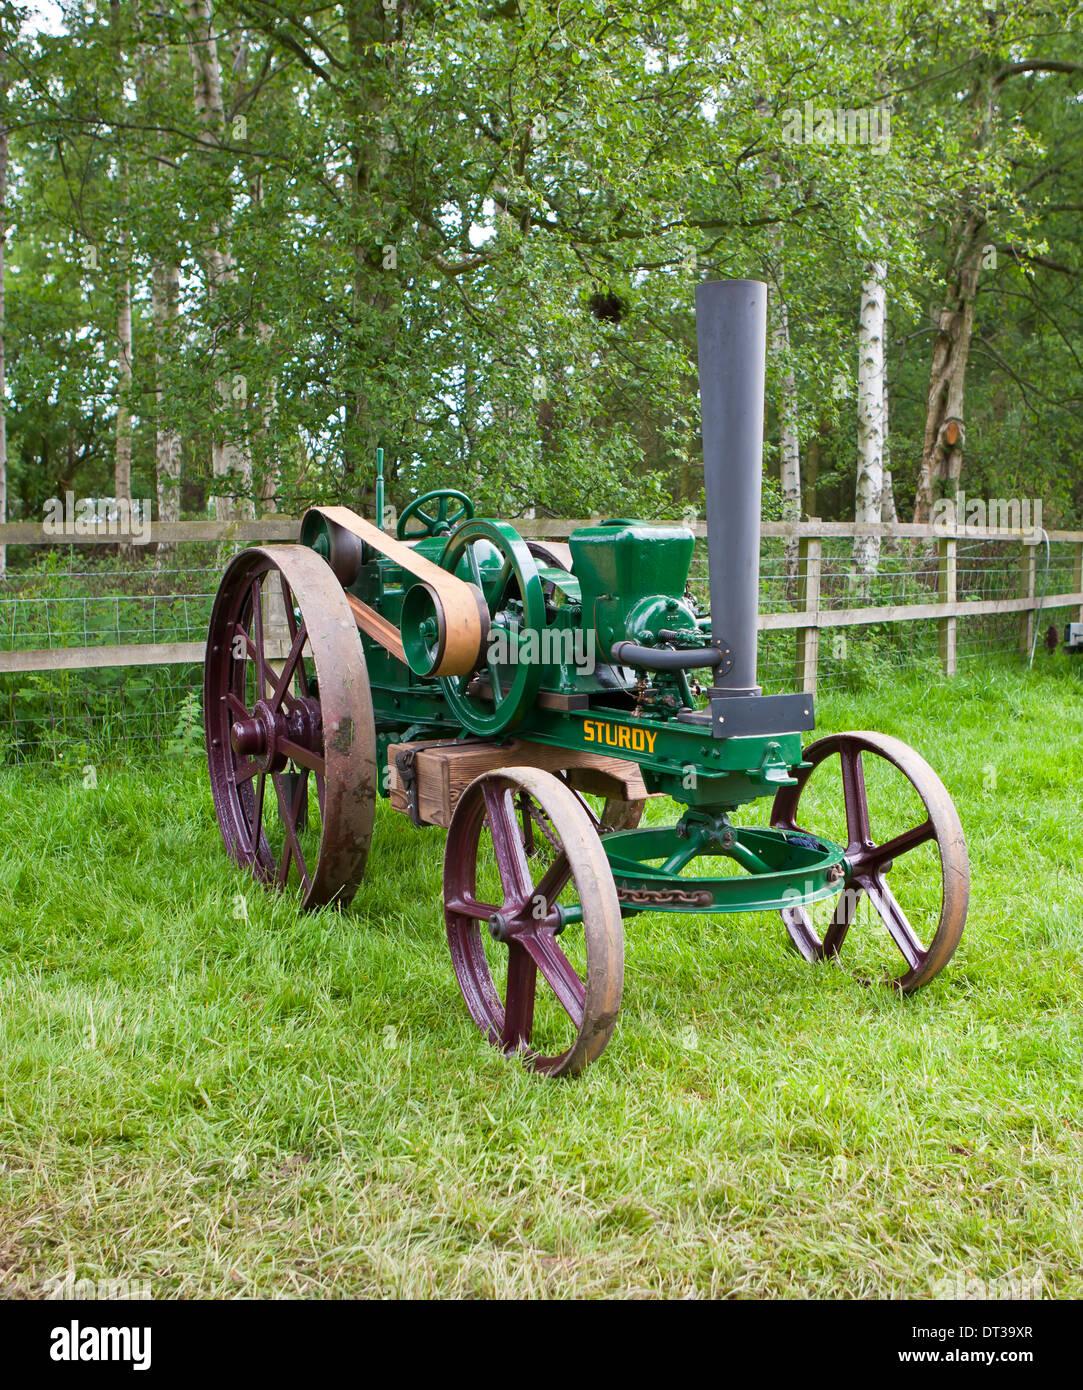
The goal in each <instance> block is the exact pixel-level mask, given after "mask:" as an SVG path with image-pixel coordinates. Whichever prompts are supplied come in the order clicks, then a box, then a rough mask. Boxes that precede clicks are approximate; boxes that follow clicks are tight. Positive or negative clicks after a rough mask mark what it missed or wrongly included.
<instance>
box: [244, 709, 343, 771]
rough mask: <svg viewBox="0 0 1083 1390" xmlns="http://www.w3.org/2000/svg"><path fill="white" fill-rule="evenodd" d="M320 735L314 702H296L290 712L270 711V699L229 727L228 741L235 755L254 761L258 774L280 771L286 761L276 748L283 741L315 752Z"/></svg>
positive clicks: (318, 713)
mask: <svg viewBox="0 0 1083 1390" xmlns="http://www.w3.org/2000/svg"><path fill="white" fill-rule="evenodd" d="M321 734H322V730H321V724H320V706H319V702H318V701H317V700H313V699H309V698H305V699H297V700H295V701H294V702H293V706H292V708H291V709H289V710H285V709H283V708H281V706H280V707H279V708H278V709H273V708H272V707H271V703H270V701H269V700H257V701H256V704H255V706H254V708H253V710H252V714H251V715H250V717H249V718H247V719H238V720H236V721H235V722H234V723H233V724H232V725H231V727H230V731H229V742H230V746H231V747H232V749H233V751H234V753H236V754H237V755H238V756H242V757H251V758H254V759H255V761H256V762H257V763H258V764H259V766H260V769H261V771H263V772H281V771H282V770H283V768H284V767H285V766H286V763H287V761H288V758H287V757H286V755H285V754H284V753H282V752H281V751H280V748H279V744H280V743H281V742H282V741H283V740H288V741H289V742H290V743H295V744H298V745H300V747H302V748H305V749H307V750H308V751H309V752H311V753H318V752H319V751H320V745H321V742H322V739H321Z"/></svg>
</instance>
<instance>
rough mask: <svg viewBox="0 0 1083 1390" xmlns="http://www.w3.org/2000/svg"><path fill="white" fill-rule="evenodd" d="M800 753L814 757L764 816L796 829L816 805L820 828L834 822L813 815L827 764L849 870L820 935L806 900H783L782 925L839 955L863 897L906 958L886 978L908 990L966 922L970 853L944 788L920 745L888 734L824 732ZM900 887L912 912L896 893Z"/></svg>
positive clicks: (804, 943) (803, 943) (946, 954)
mask: <svg viewBox="0 0 1083 1390" xmlns="http://www.w3.org/2000/svg"><path fill="white" fill-rule="evenodd" d="M804 759H805V762H807V763H811V764H812V767H811V768H804V769H802V770H801V771H799V772H798V773H797V774H796V775H797V786H794V787H782V788H780V790H779V791H778V793H777V794H776V796H775V801H774V805H773V807H772V808H771V824H772V825H773V826H775V827H776V828H778V829H783V830H790V831H800V830H801V826H800V825H799V823H798V816H799V814H800V815H801V816H802V817H803V818H804V819H805V820H806V821H807V820H808V819H809V817H810V813H812V812H813V811H815V813H816V815H817V817H818V819H817V825H819V828H820V831H821V833H823V834H829V833H831V831H832V830H834V826H827V825H821V824H820V821H819V817H820V816H821V815H822V814H824V813H825V812H824V808H823V797H824V793H825V791H826V790H827V783H828V782H829V781H830V779H831V769H832V767H834V768H835V769H837V773H836V775H837V774H838V773H841V781H842V801H843V808H842V809H843V811H844V813H845V831H844V832H843V833H842V834H840V835H839V836H838V839H839V843H845V844H846V860H847V864H848V865H849V873H848V878H847V884H846V887H845V888H844V889H843V892H842V895H841V897H840V898H839V899H838V901H837V904H836V906H835V908H834V912H833V915H832V917H831V920H830V923H829V924H828V925H827V929H826V931H825V932H824V935H823V937H822V938H821V937H820V935H819V934H818V932H817V930H816V928H815V926H814V924H813V921H812V918H811V916H810V913H809V909H808V908H807V907H806V906H801V905H798V906H795V907H789V908H785V909H784V910H783V912H782V920H783V922H784V923H785V925H786V930H787V931H788V932H789V934H790V938H791V940H792V942H793V944H794V945H795V946H796V948H797V950H798V951H799V952H800V953H801V955H802V956H804V958H805V959H806V960H808V961H815V960H824V959H827V958H829V957H837V956H838V955H839V953H840V951H841V949H842V945H843V942H844V940H845V939H846V935H847V932H848V931H849V929H850V927H851V926H852V925H853V924H854V921H855V918H856V916H857V914H858V908H859V906H860V905H861V903H862V901H864V902H865V903H866V904H868V905H869V906H871V908H872V910H873V912H874V913H875V914H876V917H877V918H879V921H880V922H881V923H882V924H883V926H884V927H885V928H886V931H887V935H888V937H889V938H890V939H891V941H892V942H894V945H895V947H896V948H897V949H898V951H899V953H900V954H901V955H902V957H903V960H904V961H905V963H906V969H905V970H904V971H903V972H902V973H901V974H895V973H894V971H895V969H897V966H895V967H893V968H892V970H891V971H889V979H888V982H889V983H890V984H892V985H894V987H895V988H896V989H898V990H899V991H901V993H903V994H909V993H911V992H912V991H913V990H915V989H917V988H918V987H919V986H920V985H923V984H925V983H927V982H928V981H929V980H931V979H932V977H933V976H934V975H935V974H936V973H937V971H939V970H941V969H942V968H943V967H944V966H945V965H946V964H947V962H948V961H949V960H950V958H951V955H952V952H953V951H954V950H955V948H956V946H957V945H958V944H959V938H960V936H961V935H962V931H963V925H964V923H965V922H966V914H967V907H968V905H969V901H970V862H969V859H968V856H967V851H966V840H965V839H964V837H963V828H962V825H961V824H960V822H959V816H958V814H957V813H956V810H955V806H954V804H953V803H952V800H951V797H950V796H949V795H948V792H947V789H946V787H945V786H944V784H943V782H941V780H940V778H939V777H938V776H937V775H936V773H935V772H934V771H933V770H932V768H931V767H930V766H929V764H928V763H927V762H926V761H925V759H924V758H923V757H921V756H920V754H918V753H916V752H915V751H914V750H913V749H912V748H910V747H908V746H907V745H906V744H905V743H903V742H901V741H900V740H899V739H897V738H891V737H890V736H889V735H887V734H878V733H865V732H861V733H846V734H830V735H829V736H828V737H827V738H821V739H817V741H816V742H815V743H812V744H810V745H809V746H808V747H807V748H806V749H805V752H804ZM835 759H837V760H838V761H837V762H835V761H834V760H835ZM817 774H819V776H817ZM900 774H901V775H900ZM870 799H871V800H872V802H873V809H872V810H871V811H870ZM816 801H819V803H820V804H819V805H817V806H812V805H810V803H812V802H816ZM835 814H838V811H837V810H836V812H835ZM873 822H875V823H876V827H877V828H878V829H881V830H882V833H881V836H879V837H878V836H877V835H876V834H874V825H873ZM840 829H841V827H840ZM883 829H886V833H883ZM889 875H891V876H892V881H891V884H889V883H888V876H889ZM904 889H905V896H907V898H908V901H909V902H910V904H911V911H910V913H909V915H908V914H907V912H905V911H904V910H903V908H902V906H901V904H900V902H899V900H898V897H897V896H896V892H900V893H902V892H903V891H904Z"/></svg>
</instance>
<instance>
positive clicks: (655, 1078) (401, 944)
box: [0, 656, 1083, 1297]
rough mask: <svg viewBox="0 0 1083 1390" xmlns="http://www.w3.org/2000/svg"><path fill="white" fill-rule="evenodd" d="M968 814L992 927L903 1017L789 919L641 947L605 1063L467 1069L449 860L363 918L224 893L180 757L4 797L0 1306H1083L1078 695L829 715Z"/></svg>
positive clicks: (1072, 686)
mask: <svg viewBox="0 0 1083 1390" xmlns="http://www.w3.org/2000/svg"><path fill="white" fill-rule="evenodd" d="M819 715H820V719H819V724H820V729H821V731H827V730H831V729H842V728H878V729H881V730H883V731H884V732H888V733H893V734H896V735H898V736H899V737H901V738H903V739H905V740H906V741H907V742H910V743H912V744H914V745H915V746H916V747H917V748H918V749H919V750H920V751H921V752H922V753H924V754H925V756H926V757H927V758H928V759H929V760H930V761H931V762H932V764H933V765H934V767H936V768H937V769H938V771H939V772H940V774H941V775H942V776H943V778H944V780H945V781H946V782H947V784H948V787H949V789H950V790H951V792H952V794H953V795H954V797H955V799H956V803H957V805H958V807H959V811H960V814H961V816H962V818H963V823H964V826H965V829H966V833H967V837H968V841H969V845H970V852H971V859H972V869H973V897H972V905H971V916H970V921H969V924H968V927H967V930H966V932H965V933H964V936H963V940H962V944H961V946H960V948H959V951H958V953H957V954H956V956H955V958H954V960H953V961H952V962H951V964H950V965H949V966H948V968H947V969H946V970H945V971H944V972H943V973H942V974H941V975H940V976H939V977H938V978H937V979H936V980H935V981H934V982H933V983H932V984H931V985H930V986H929V987H928V988H927V989H926V990H925V991H924V992H922V993H919V994H918V995H916V996H914V997H912V998H909V999H900V998H898V997H896V996H895V995H894V994H893V993H892V992H891V991H889V990H887V989H884V988H882V987H878V986H869V985H868V984H864V983H862V982H861V980H860V979H858V978H855V977H854V976H853V975H851V974H848V973H847V972H846V971H845V970H844V969H839V968H836V967H829V966H819V967H810V966H808V965H806V964H804V963H803V962H802V961H801V960H800V959H799V958H798V957H797V956H796V955H795V954H794V953H792V952H791V951H789V950H787V949H786V947H785V945H784V932H783V929H782V927H781V923H780V922H779V920H778V918H777V917H768V916H760V917H739V918H732V919H725V918H722V919H713V920H712V919H707V918H702V917H700V918H696V917H687V918H684V917H664V916H661V915H656V916H653V917H652V916H646V917H643V918H640V919H638V920H636V921H632V922H629V923H627V932H628V947H627V966H626V978H625V995H624V1008H623V1011H622V1015H621V1021H620V1023H619V1025H618V1028H617V1032H616V1034H615V1036H614V1039H613V1041H612V1042H611V1044H610V1046H609V1048H608V1050H607V1051H606V1053H605V1054H604V1056H603V1057H602V1058H601V1060H600V1061H599V1062H598V1063H596V1064H595V1065H594V1066H592V1067H591V1068H589V1069H588V1070H587V1071H586V1072H585V1073H584V1074H583V1075H582V1076H581V1077H579V1078H578V1079H576V1080H573V1081H570V1082H558V1083H554V1082H542V1081H539V1080H537V1079H536V1078H534V1077H533V1076H532V1075H530V1074H528V1073H527V1072H525V1071H523V1070H522V1068H521V1067H520V1066H519V1065H517V1064H515V1063H512V1062H509V1061H507V1060H505V1059H504V1058H502V1057H501V1056H500V1055H499V1054H498V1053H497V1052H496V1051H495V1050H493V1049H490V1048H488V1047H487V1046H485V1045H483V1044H482V1042H481V1041H480V1039H479V1037H478V1035H477V1034H476V1032H475V1031H474V1028H473V1025H472V1024H471V1022H470V1020H469V1018H468V1016H467V1013H466V1010H465V1007H464V1005H463V1003H462V1000H461V998H460V996H459V993H458V989H457V986H456V984H455V979H454V976H453V974H452V970H451V964H450V961H449V958H448V955H447V949H446V943H445V938H444V932H443V922H442V914H441V910H440V874H441V851H442V845H443V838H444V837H443V833H442V832H440V831H436V830H427V831H423V832H419V831H415V830H414V829H412V827H411V826H410V825H409V823H408V822H407V821H406V820H405V818H403V817H399V816H396V815H395V814H394V813H392V812H390V811H389V810H387V809H386V807H381V813H380V816H379V819H378V822H377V831H376V837H375V839H374V843H373V851H372V857H371V859H370V863H369V875H368V878H367V880H366V882H365V884H364V885H363V886H362V889H361V891H360V893H359V895H358V897H357V899H356V900H355V902H354V904H353V906H352V908H351V909H350V911H349V912H348V913H347V914H345V915H343V914H340V913H337V912H334V911H327V912H322V913H319V914H316V915H313V916H310V917H307V918H302V917H300V916H298V914H297V913H296V912H295V910H294V909H293V907H292V905H291V904H290V903H289V902H286V901H282V900H277V899H275V898H272V897H270V896H267V895H265V894H264V893H263V892H262V891H261V890H259V889H257V888H255V887H254V886H252V885H251V884H250V883H249V882H248V881H247V880H246V879H245V878H244V877H243V876H242V875H241V874H240V873H239V872H238V871H237V870H235V869H233V868H232V867H231V866H230V865H229V864H228V863H227V861H226V859H225V856H224V853H223V852H222V849H221V844H220V841H219V837H218V831H217V828H216V825H215V823H214V819H213V813H212V809H211V802H210V795H209V792H208V789H207V787H206V785H205V778H204V773H203V770H202V767H201V764H200V762H199V760H198V759H197V758H192V759H188V760H186V761H185V760H169V759H167V758H164V757H163V758H161V759H159V760H157V761H155V762H154V763H152V764H151V765H149V766H147V767H143V768H139V769H136V768H134V767H122V766H102V767H99V768H98V769H97V785H96V786H86V785H84V781H91V780H93V779H91V778H84V775H83V771H82V768H81V767H71V768H69V769H64V768H55V767H50V768H41V769H37V770H34V769H26V768H22V769H5V770H3V771H2V772H0V812H2V813H0V826H2V830H0V834H2V835H3V841H4V843H3V858H2V864H0V1056H2V1059H3V1060H2V1063H0V1067H2V1081H0V1294H8V1295H20V1294H32V1293H35V1292H37V1291H40V1290H41V1288H42V1286H43V1285H44V1284H45V1281H47V1280H48V1279H50V1278H53V1277H56V1276H61V1275H63V1274H65V1272H67V1271H72V1272H73V1274H74V1275H75V1277H76V1278H91V1279H99V1278H105V1277H110V1278H112V1277H118V1276H127V1277H129V1278H133V1279H149V1280H150V1281H151V1286H152V1289H153V1292H154V1293H155V1295H156V1296H170V1295H187V1296H197V1295H198V1296H223V1295H225V1296H228V1295H237V1294H240V1295H298V1294H300V1295H358V1294H369V1295H371V1294H380V1295H396V1294H401V1295H427V1294H441V1295H456V1294H465V1295H498V1296H499V1295H515V1296H524V1295H526V1296H530V1295H557V1296H567V1295H576V1296H582V1295H592V1294H615V1295H637V1296H642V1295H652V1294H663V1295H669V1296H674V1295H678V1296H679V1295H688V1294H698V1295H724V1294H737V1295H787V1296H822V1295H852V1296H880V1297H924V1296H928V1295H930V1294H931V1293H933V1292H934V1291H936V1289H937V1288H938V1281H942V1280H944V1279H945V1278H947V1279H950V1280H952V1281H954V1280H956V1279H958V1278H960V1277H961V1278H964V1279H965V1278H971V1279H981V1280H985V1281H989V1282H993V1281H1000V1280H1009V1279H1015V1280H1021V1279H1022V1280H1033V1279H1034V1278H1035V1277H1038V1276H1040V1279H1041V1283H1042V1287H1043V1288H1044V1290H1045V1292H1046V1293H1047V1294H1049V1295H1052V1296H1057V1297H1069V1296H1072V1297H1080V1296H1081V1295H1083V1273H1081V1266H1083V1251H1081V1243H1083V1105H1081V1099H1083V1096H1081V1092H1083V1086H1081V1078H1083V1027H1081V995H1083V978H1081V943H1083V874H1081V873H1080V862H1079V861H1080V859H1081V858H1083V829H1081V813H1080V805H1081V794H1080V788H1081V786H1083V667H1077V668H1073V667H1072V666H1071V665H1070V664H1069V662H1068V660H1067V658H1065V657H1063V656H1060V657H1058V658H1057V660H1056V661H1053V662H1050V661H1049V660H1048V659H1046V670H1045V672H1044V673H1043V674H1040V675H1033V676H1026V675H1023V674H1020V673H1014V672H1008V671H1005V670H990V671H987V672H984V673H982V674H980V675H977V676H974V677H970V678H966V679H962V678H961V679H959V680H957V681H955V682H953V683H951V684H947V685H936V686H934V687H933V688H932V689H927V688H925V685H924V683H919V682H917V681H914V682H912V683H910V684H907V683H905V682H902V683H898V684H895V685H893V686H892V687H891V688H890V689H885V690H883V691H881V692H877V693H875V694H868V695H861V696H845V697H844V696H835V697H831V698H824V699H823V700H822V701H821V703H820V709H819Z"/></svg>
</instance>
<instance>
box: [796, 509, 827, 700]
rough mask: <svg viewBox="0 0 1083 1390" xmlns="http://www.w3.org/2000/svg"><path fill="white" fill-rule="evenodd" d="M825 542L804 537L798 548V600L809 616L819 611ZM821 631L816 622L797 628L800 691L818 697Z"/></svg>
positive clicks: (797, 669) (797, 675) (798, 683)
mask: <svg viewBox="0 0 1083 1390" xmlns="http://www.w3.org/2000/svg"><path fill="white" fill-rule="evenodd" d="M822 548H823V547H822V543H821V541H820V538H819V536H802V537H801V539H800V540H799V541H798V549H797V600H798V602H799V603H800V605H801V607H802V609H803V610H804V611H805V612H806V613H818V612H819V609H820V558H821V551H822ZM819 661H820V629H819V627H818V626H817V625H816V624H815V623H813V624H811V625H810V626H808V627H799V628H798V629H797V665H796V670H795V672H794V674H795V676H796V679H797V688H798V690H801V691H804V692H805V693H806V694H809V695H815V694H816V681H817V676H818V674H819Z"/></svg>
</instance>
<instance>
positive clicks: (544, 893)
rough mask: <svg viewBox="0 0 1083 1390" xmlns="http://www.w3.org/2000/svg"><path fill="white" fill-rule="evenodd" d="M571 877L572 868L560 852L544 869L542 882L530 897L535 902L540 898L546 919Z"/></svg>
mask: <svg viewBox="0 0 1083 1390" xmlns="http://www.w3.org/2000/svg"><path fill="white" fill-rule="evenodd" d="M571 876H572V866H571V865H570V864H569V863H568V856H567V855H566V854H565V853H564V851H563V850H561V851H560V853H559V854H558V855H557V857H556V858H555V859H554V860H553V862H552V863H551V864H550V865H549V867H548V869H546V871H545V874H544V876H543V877H542V881H541V882H540V883H539V884H538V886H537V888H535V889H534V892H533V893H532V894H531V897H532V898H533V899H534V900H535V901H536V900H537V899H538V898H541V900H542V902H543V903H544V905H545V916H546V917H548V916H549V912H550V910H551V908H552V907H553V904H554V903H555V902H556V900H557V898H559V897H560V895H561V893H562V892H563V891H564V889H565V888H566V887H567V884H568V880H569V879H570V878H571Z"/></svg>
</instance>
